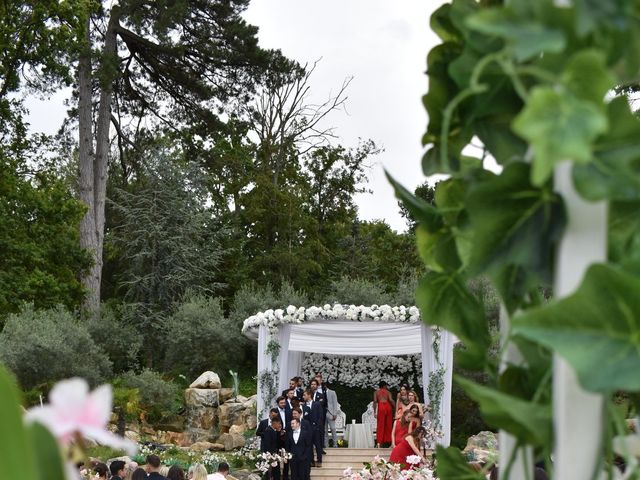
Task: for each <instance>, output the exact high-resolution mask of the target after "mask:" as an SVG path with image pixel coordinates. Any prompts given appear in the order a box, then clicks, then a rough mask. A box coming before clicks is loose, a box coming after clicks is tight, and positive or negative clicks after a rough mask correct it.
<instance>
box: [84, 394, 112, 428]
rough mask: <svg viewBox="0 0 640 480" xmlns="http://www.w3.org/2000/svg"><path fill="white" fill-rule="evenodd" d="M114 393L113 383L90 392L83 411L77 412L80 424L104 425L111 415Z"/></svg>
mask: <svg viewBox="0 0 640 480" xmlns="http://www.w3.org/2000/svg"><path fill="white" fill-rule="evenodd" d="M112 400H113V394H112V392H111V385H102V386H100V387H98V388H96V389H95V390H94V391H93V392H91V393H90V394H89V397H88V398H87V401H86V402H85V404H84V406H83V408H82V410H81V411H79V412H78V414H77V417H76V419H77V422H78V424H79V425H92V426H95V427H104V426H105V425H106V424H107V423H108V422H109V417H110V416H111V403H112Z"/></svg>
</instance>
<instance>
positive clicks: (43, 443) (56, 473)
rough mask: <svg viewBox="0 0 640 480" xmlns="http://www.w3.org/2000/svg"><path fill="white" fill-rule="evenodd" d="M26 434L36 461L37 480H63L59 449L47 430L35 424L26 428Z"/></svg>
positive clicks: (62, 466) (62, 465)
mask: <svg viewBox="0 0 640 480" xmlns="http://www.w3.org/2000/svg"><path fill="white" fill-rule="evenodd" d="M27 433H28V436H29V440H30V443H31V446H32V448H33V450H34V452H35V454H36V458H37V459H38V461H37V462H36V469H37V475H38V477H37V478H38V480H65V471H64V463H63V460H62V455H61V453H60V447H59V446H58V443H57V442H56V440H55V438H53V436H52V435H51V433H50V432H49V430H47V429H46V428H45V427H43V426H42V425H40V424H38V423H35V424H32V425H29V426H28V427H27Z"/></svg>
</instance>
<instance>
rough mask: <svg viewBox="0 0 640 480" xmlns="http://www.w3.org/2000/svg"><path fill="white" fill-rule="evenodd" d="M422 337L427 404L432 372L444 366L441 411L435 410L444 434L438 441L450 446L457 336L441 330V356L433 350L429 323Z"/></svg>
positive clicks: (423, 375) (424, 327) (422, 330)
mask: <svg viewBox="0 0 640 480" xmlns="http://www.w3.org/2000/svg"><path fill="white" fill-rule="evenodd" d="M421 339H422V342H421V343H422V390H423V395H424V402H425V404H426V403H428V402H429V376H430V374H431V372H435V371H437V370H438V369H439V368H441V367H442V368H444V376H443V379H442V380H443V382H444V388H443V390H442V398H441V399H440V411H439V412H434V414H439V416H440V421H441V423H442V433H443V436H442V438H441V439H440V440H438V443H439V444H440V445H442V446H444V447H448V446H449V444H450V443H451V386H452V380H453V345H454V342H455V337H454V336H453V335H451V333H449V332H447V331H446V330H443V329H441V330H440V349H439V350H440V351H439V357H440V358H436V352H434V351H433V331H432V330H431V327H430V326H428V325H423V326H422V329H421Z"/></svg>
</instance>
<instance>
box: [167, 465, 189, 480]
mask: <svg viewBox="0 0 640 480" xmlns="http://www.w3.org/2000/svg"><path fill="white" fill-rule="evenodd" d="M184 477H185V475H184V470H183V469H182V468H180V467H179V466H178V465H171V468H169V472H168V473H167V480H185V478H184Z"/></svg>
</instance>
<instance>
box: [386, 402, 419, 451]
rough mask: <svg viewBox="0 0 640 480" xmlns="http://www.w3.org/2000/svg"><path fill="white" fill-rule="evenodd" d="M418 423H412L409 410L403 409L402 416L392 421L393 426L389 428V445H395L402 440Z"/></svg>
mask: <svg viewBox="0 0 640 480" xmlns="http://www.w3.org/2000/svg"><path fill="white" fill-rule="evenodd" d="M418 425H419V424H418ZM418 425H414V423H413V421H412V418H411V412H410V411H409V410H405V411H404V413H403V414H402V417H400V418H399V419H398V420H396V421H395V422H393V428H392V429H391V446H392V447H395V446H396V445H398V444H399V443H400V442H402V440H403V439H404V437H405V436H406V435H407V434H408V433H411V432H412V431H413V430H414V429H415V428H416V427H417V426H418Z"/></svg>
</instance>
